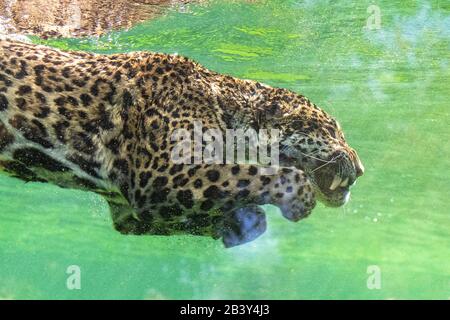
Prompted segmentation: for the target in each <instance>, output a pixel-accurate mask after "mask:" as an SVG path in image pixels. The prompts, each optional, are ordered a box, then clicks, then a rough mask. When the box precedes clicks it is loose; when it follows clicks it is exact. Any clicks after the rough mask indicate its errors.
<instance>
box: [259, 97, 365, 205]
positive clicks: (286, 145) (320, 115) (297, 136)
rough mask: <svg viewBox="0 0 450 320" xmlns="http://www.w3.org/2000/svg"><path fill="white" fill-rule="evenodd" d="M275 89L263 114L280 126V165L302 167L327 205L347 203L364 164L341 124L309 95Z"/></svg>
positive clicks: (319, 196)
mask: <svg viewBox="0 0 450 320" xmlns="http://www.w3.org/2000/svg"><path fill="white" fill-rule="evenodd" d="M274 92H275V94H273V95H272V97H271V98H270V99H269V100H266V103H265V106H264V107H263V110H264V112H263V113H262V117H264V118H265V120H266V121H265V124H269V123H270V125H268V126H269V127H272V128H277V129H279V130H280V146H279V151H280V165H281V166H294V167H297V168H299V169H301V170H303V171H304V172H305V173H306V174H307V175H308V177H309V178H310V181H311V182H312V184H313V186H314V188H315V193H316V196H317V198H318V200H320V201H321V202H323V203H324V204H326V205H327V206H332V207H338V206H341V205H343V204H345V203H346V202H347V201H348V199H349V197H350V187H351V186H352V185H353V184H354V183H355V181H356V179H357V178H358V177H360V176H361V175H362V174H363V173H364V167H363V164H362V163H361V160H360V159H359V157H358V155H357V153H356V151H355V150H354V149H352V148H351V147H350V146H349V145H348V144H347V142H346V141H345V138H344V133H343V132H342V129H341V127H340V125H339V124H338V123H337V122H336V120H334V119H333V118H332V117H331V116H329V115H328V114H327V113H326V112H324V111H323V110H321V109H320V108H318V107H317V106H316V105H314V104H313V103H311V102H310V101H309V100H308V99H307V98H305V97H303V96H301V95H297V94H295V93H293V92H290V91H288V90H283V89H277V90H275V91H274Z"/></svg>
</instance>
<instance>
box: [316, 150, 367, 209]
mask: <svg viewBox="0 0 450 320" xmlns="http://www.w3.org/2000/svg"><path fill="white" fill-rule="evenodd" d="M363 173H364V167H363V166H362V164H361V162H360V160H359V158H358V156H357V155H356V153H354V152H352V153H349V152H346V151H339V152H336V153H334V154H333V155H332V156H331V157H330V158H329V159H328V160H327V161H324V163H323V164H321V165H319V166H318V167H316V168H315V169H313V170H311V171H310V178H311V181H312V183H313V185H314V187H315V189H316V190H315V191H316V196H317V198H318V200H320V201H321V202H323V203H324V204H325V205H327V206H330V207H340V206H342V205H344V204H346V203H347V202H348V200H349V199H350V187H351V186H353V185H354V184H355V182H356V179H357V178H358V177H359V176H361V175H362V174H363Z"/></svg>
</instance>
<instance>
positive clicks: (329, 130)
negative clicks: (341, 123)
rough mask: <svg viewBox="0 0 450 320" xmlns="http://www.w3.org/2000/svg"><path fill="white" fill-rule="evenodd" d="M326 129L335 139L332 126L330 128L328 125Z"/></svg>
mask: <svg viewBox="0 0 450 320" xmlns="http://www.w3.org/2000/svg"><path fill="white" fill-rule="evenodd" d="M327 130H328V132H329V133H330V135H331V137H332V138H333V139H336V133H335V131H334V130H333V129H332V128H330V127H328V128H327Z"/></svg>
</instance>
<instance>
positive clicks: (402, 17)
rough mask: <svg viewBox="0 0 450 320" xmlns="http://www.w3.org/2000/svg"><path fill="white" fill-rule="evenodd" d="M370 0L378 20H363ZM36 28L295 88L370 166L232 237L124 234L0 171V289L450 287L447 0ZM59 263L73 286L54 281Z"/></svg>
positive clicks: (358, 294)
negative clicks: (317, 199) (127, 26)
mask: <svg viewBox="0 0 450 320" xmlns="http://www.w3.org/2000/svg"><path fill="white" fill-rule="evenodd" d="M372 3H374V4H377V5H378V6H379V8H380V9H381V17H382V18H381V29H379V30H367V29H364V26H365V25H366V20H367V18H368V17H369V16H370V13H367V8H368V6H369V5H370V4H372ZM35 41H37V40H36V39H35ZM45 43H47V44H49V45H53V46H56V47H60V48H70V49H81V50H89V51H95V52H105V53H109V52H124V51H133V50H152V51H161V52H166V53H174V52H177V53H179V54H180V55H186V56H189V57H191V58H194V59H196V60H197V61H199V62H201V63H202V64H204V65H206V66H207V67H209V68H211V69H213V70H216V71H219V72H223V73H228V74H231V75H234V76H238V77H243V78H251V79H255V80H261V81H263V82H265V83H268V84H270V85H275V86H281V87H286V88H290V89H292V90H295V91H298V92H301V93H303V94H305V95H306V96H308V97H310V98H311V99H312V100H313V101H314V102H316V103H317V104H318V105H320V106H322V107H323V108H324V109H325V110H327V111H328V112H330V113H331V114H333V115H334V116H335V117H336V118H337V119H338V120H339V121H340V123H341V124H342V127H343V128H344V131H345V133H346V137H347V139H348V140H349V143H350V145H351V146H353V147H354V148H355V149H356V150H358V153H359V155H360V157H361V159H362V161H363V163H364V165H365V167H366V174H365V175H364V176H363V177H362V178H361V179H360V180H359V181H358V183H357V186H356V187H354V190H353V192H352V200H351V201H350V203H349V204H348V205H346V206H345V207H343V208H339V209H331V208H326V207H324V206H323V205H318V207H317V208H316V209H315V211H314V213H313V214H312V216H311V217H310V218H308V219H306V220H304V221H301V222H300V223H298V224H294V223H290V222H289V221H287V220H285V219H283V218H281V216H280V214H279V212H278V211H277V210H276V209H274V208H273V207H269V208H267V209H268V223H269V227H268V232H267V233H266V234H264V236H262V237H261V238H260V239H258V240H257V241H255V242H252V243H250V244H248V245H245V246H241V247H237V248H233V249H229V250H225V249H224V248H223V247H222V244H221V243H220V242H215V241H213V240H211V239H208V238H198V237H191V236H183V237H169V238H166V237H149V236H148V237H130V236H128V237H126V236H121V235H119V234H118V233H116V232H115V231H114V230H113V229H112V227H111V221H110V218H109V213H108V209H107V206H106V203H105V202H104V201H103V200H102V199H101V198H100V197H99V196H97V195H95V194H91V193H83V192H79V191H73V190H62V189H59V188H57V187H54V186H50V185H45V184H39V183H28V184H24V183H23V182H21V181H19V180H16V179H12V178H7V177H4V176H1V177H0V221H1V222H0V259H1V260H0V297H1V298H11V299H18V298H26V299H29V298H68V299H72V298H74V299H75V298H83V299H85V298H132V299H188V298H193V299H213V298H236V299H239V298H248V299H255V298H270V299H282V298H284V299H314V298H322V299H340V298H341V299H349V298H356V299H405V298H407V299H422V298H433V299H448V298H450V258H449V256H450V254H449V253H450V252H449V244H450V233H449V225H450V224H449V223H450V219H449V217H450V215H449V213H450V212H449V211H450V205H449V179H450V174H449V167H450V163H449V162H450V161H449V158H450V146H449V140H450V131H449V124H450V117H449V115H450V111H449V107H450V106H449V101H450V94H449V91H450V65H449V62H450V2H448V1H388V0H384V1H381V0H378V1H354V2H350V1H347V2H345V1H339V4H336V2H335V1H311V0H307V1H278V0H277V1H276V0H274V1H259V2H257V3H248V2H245V1H232V2H227V1H218V2H213V3H211V4H209V5H203V6H189V7H188V10H185V12H176V11H174V12H171V13H170V14H168V15H167V16H165V17H161V18H158V19H157V20H153V21H151V22H148V23H145V24H142V25H139V26H136V27H134V28H133V29H131V30H129V31H123V32H115V33H111V34H109V35H107V36H104V37H102V38H100V39H88V40H74V39H62V40H52V41H47V42H45ZM70 265H77V266H79V267H80V269H81V290H68V289H67V288H66V279H67V277H68V275H67V274H66V269H67V267H68V266H70ZM372 265H375V266H378V267H379V270H380V271H381V288H380V289H375V290H370V289H368V287H367V278H368V276H369V275H368V274H367V268H368V266H372Z"/></svg>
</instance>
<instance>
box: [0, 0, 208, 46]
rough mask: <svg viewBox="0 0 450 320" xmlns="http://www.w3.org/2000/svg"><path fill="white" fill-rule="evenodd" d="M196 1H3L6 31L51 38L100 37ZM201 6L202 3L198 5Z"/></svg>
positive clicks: (183, 8)
mask: <svg viewBox="0 0 450 320" xmlns="http://www.w3.org/2000/svg"><path fill="white" fill-rule="evenodd" d="M190 2H196V1H195V0H113V1H112V0H0V12H2V14H1V18H0V20H2V25H3V29H4V31H6V32H8V33H21V34H30V35H37V36H40V37H43V38H47V37H51V38H55V37H84V36H93V35H96V36H99V35H102V34H104V33H105V32H108V31H111V30H117V29H123V28H130V27H132V26H133V25H135V24H137V23H140V22H143V21H147V20H149V19H153V18H155V17H156V16H158V15H161V14H162V13H163V12H165V11H167V9H169V8H175V9H178V10H180V11H185V10H186V5H187V4H189V3H190ZM197 2H200V1H197Z"/></svg>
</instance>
